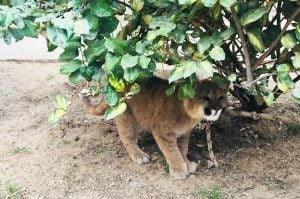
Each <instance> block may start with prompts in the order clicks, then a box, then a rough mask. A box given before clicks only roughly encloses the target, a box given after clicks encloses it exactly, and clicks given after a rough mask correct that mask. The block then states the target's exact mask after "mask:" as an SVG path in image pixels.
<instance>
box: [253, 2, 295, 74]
mask: <svg viewBox="0 0 300 199" xmlns="http://www.w3.org/2000/svg"><path fill="white" fill-rule="evenodd" d="M299 14H300V7H299V8H298V9H297V10H296V11H295V12H294V13H293V15H292V16H291V18H290V19H289V20H288V21H287V22H286V24H285V25H284V27H283V29H282V31H281V32H280V34H279V35H278V37H277V38H276V39H275V41H274V42H273V43H272V45H271V46H270V48H269V49H268V50H267V51H266V52H265V53H264V54H262V55H261V56H260V57H259V58H258V59H257V61H256V63H255V64H254V66H253V70H254V69H256V68H257V67H258V66H259V65H261V63H262V62H263V61H264V60H265V59H266V58H267V57H268V56H269V55H270V54H271V53H272V52H273V50H274V48H275V47H276V46H277V45H278V43H279V41H280V39H281V38H282V37H283V35H284V34H285V32H286V30H287V28H288V27H289V25H290V24H291V23H292V21H293V20H294V19H295V18H296V17H297V16H298V15H299Z"/></svg>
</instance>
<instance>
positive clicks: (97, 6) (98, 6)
mask: <svg viewBox="0 0 300 199" xmlns="http://www.w3.org/2000/svg"><path fill="white" fill-rule="evenodd" d="M91 8H92V11H93V13H94V14H95V15H97V16H98V17H110V16H112V15H113V14H114V10H113V9H112V8H111V7H110V5H109V1H107V0H91Z"/></svg>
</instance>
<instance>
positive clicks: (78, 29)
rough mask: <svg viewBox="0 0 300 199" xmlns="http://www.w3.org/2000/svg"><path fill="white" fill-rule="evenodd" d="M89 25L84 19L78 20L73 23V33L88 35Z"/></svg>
mask: <svg viewBox="0 0 300 199" xmlns="http://www.w3.org/2000/svg"><path fill="white" fill-rule="evenodd" d="M89 32H90V24H89V22H88V20H86V19H79V20H77V21H75V22H74V33H75V34H77V35H84V34H89Z"/></svg>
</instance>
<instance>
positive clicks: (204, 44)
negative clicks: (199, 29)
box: [197, 36, 211, 54]
mask: <svg viewBox="0 0 300 199" xmlns="http://www.w3.org/2000/svg"><path fill="white" fill-rule="evenodd" d="M210 45H211V41H210V38H209V37H208V36H204V37H200V40H199V41H198V43H197V49H198V51H199V52H200V53H201V54H204V52H205V51H206V50H207V49H208V48H209V47H210Z"/></svg>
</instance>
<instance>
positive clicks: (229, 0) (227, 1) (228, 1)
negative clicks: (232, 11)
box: [220, 0, 237, 8]
mask: <svg viewBox="0 0 300 199" xmlns="http://www.w3.org/2000/svg"><path fill="white" fill-rule="evenodd" d="M236 2H237V1H236V0H220V4H221V5H222V6H223V7H225V8H229V7H230V6H232V5H233V4H235V3H236Z"/></svg>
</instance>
